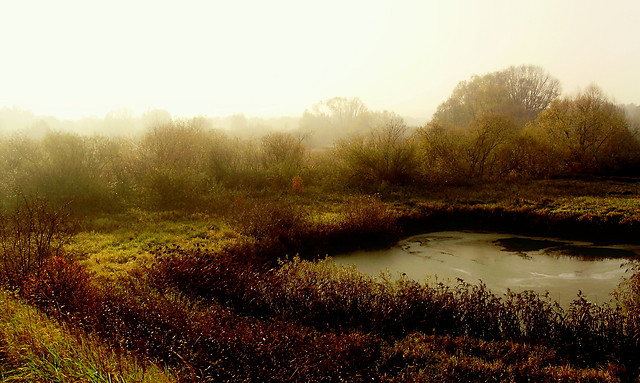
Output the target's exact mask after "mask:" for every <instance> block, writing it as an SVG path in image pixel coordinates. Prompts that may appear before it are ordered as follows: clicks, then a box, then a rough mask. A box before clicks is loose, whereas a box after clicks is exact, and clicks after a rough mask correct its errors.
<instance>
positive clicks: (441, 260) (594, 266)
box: [334, 232, 640, 305]
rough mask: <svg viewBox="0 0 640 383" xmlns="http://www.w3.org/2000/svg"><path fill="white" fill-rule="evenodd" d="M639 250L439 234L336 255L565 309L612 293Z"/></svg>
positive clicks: (363, 266)
mask: <svg viewBox="0 0 640 383" xmlns="http://www.w3.org/2000/svg"><path fill="white" fill-rule="evenodd" d="M639 254H640V248H638V247H637V246H636V247H633V246H622V245H611V246H609V245H607V246H602V245H599V246H596V245H594V244H591V243H586V242H572V241H562V240H555V239H547V238H534V237H524V236H513V235H508V234H499V233H478V232H437V233H429V234H423V235H417V236H413V237H410V238H407V239H405V240H403V241H400V242H399V243H398V244H397V245H396V246H394V247H392V248H390V249H385V250H378V251H360V252H355V253H351V254H346V255H341V256H338V257H335V258H334V260H335V261H336V262H337V263H340V264H355V265H356V267H358V268H359V269H360V270H361V271H363V272H365V273H368V274H371V275H379V274H380V272H381V271H385V270H387V271H388V272H389V273H391V275H392V276H398V275H400V274H401V273H404V274H406V275H407V276H408V277H409V278H412V279H415V280H419V281H424V280H429V281H431V282H433V281H437V282H444V283H451V284H454V283H455V282H456V280H457V278H460V279H463V280H465V281H466V282H469V283H477V282H478V281H480V280H481V281H483V282H484V283H485V284H486V285H487V287H489V288H490V289H491V290H493V291H494V292H496V293H497V294H502V293H505V292H506V291H507V289H511V290H512V291H522V290H534V291H537V292H540V293H544V292H546V291H548V292H549V293H550V295H551V297H552V298H553V299H555V300H558V301H559V302H560V303H561V304H563V305H567V304H568V303H569V302H570V301H571V300H573V299H574V298H575V297H576V295H577V293H578V291H582V292H583V293H584V294H585V295H587V297H588V298H589V299H591V300H593V301H596V302H600V303H602V302H605V301H608V300H609V299H610V293H611V292H612V291H613V290H614V289H615V288H616V287H617V285H618V283H619V282H620V280H621V278H622V277H623V276H624V275H625V267H624V264H626V263H627V262H628V260H629V259H631V258H636V257H638V255H639Z"/></svg>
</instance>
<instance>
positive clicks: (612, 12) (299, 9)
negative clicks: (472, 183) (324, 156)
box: [0, 0, 640, 118]
mask: <svg viewBox="0 0 640 383" xmlns="http://www.w3.org/2000/svg"><path fill="white" fill-rule="evenodd" d="M0 52H1V56H0V106H18V107H21V108H24V109H31V110H33V111H34V112H36V113H38V114H52V115H57V116H59V117H63V118H77V117H81V116H88V115H96V116H99V117H101V116H104V114H105V113H107V112H108V111H110V110H113V109H119V108H122V107H128V108H131V109H132V110H133V111H134V112H136V113H142V112H144V111H146V110H149V109H151V108H162V109H167V110H168V111H170V112H171V113H172V114H174V115H182V116H191V115H209V116H216V115H228V114H232V113H239V112H244V113H245V114H246V115H248V116H265V117H267V116H276V115H292V116H298V115H301V114H302V112H303V111H304V109H306V108H309V107H310V106H311V105H313V104H314V103H316V102H318V101H321V100H324V99H327V98H331V97H335V96H342V97H360V98H361V99H362V100H363V101H364V102H365V104H367V106H369V108H371V109H374V110H392V111H395V112H397V113H399V114H402V115H405V116H415V117H430V115H431V113H433V112H434V111H435V108H436V107H437V105H438V104H439V103H440V102H442V101H444V100H445V99H446V98H447V97H448V96H449V95H450V94H451V91H452V90H453V88H454V86H455V85H456V84H457V83H458V82H459V81H461V80H466V79H468V78H469V77H470V76H471V75H473V74H484V73H488V72H492V71H496V70H500V69H504V68H506V67H508V66H510V65H520V64H533V65H540V66H542V67H544V68H545V69H546V70H547V71H549V72H550V73H551V74H552V75H554V76H555V77H557V78H558V79H559V80H560V82H561V83H562V86H563V89H564V91H565V92H566V93H572V92H575V91H577V90H578V89H579V88H584V87H586V86H588V85H589V84H591V83H596V84H598V85H599V86H600V87H601V88H603V90H604V91H605V93H606V94H608V95H610V96H612V97H615V100H616V101H617V102H619V103H636V104H640V74H639V70H640V1H638V0H608V1H595V0H553V1H552V0H530V1H529V0H527V1H519V0H504V1H499V0H482V1H480V0H477V1H471V0H442V1H440V0H438V1H436V0H415V1H402V0H380V1H376V0H369V1H349V0H322V1H305V0H269V1H263V0H255V1H253V0H252V1H249V0H226V1H219V0H202V1H195V0H109V1H106V0H105V1H91V0H56V1H50V0H42V1H34V0H20V1H18V0H16V1H11V0H0Z"/></svg>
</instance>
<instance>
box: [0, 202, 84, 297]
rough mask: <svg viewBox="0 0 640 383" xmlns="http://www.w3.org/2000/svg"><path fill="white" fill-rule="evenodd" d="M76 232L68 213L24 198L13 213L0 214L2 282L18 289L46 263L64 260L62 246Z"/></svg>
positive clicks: (45, 203) (0, 267) (0, 270)
mask: <svg viewBox="0 0 640 383" xmlns="http://www.w3.org/2000/svg"><path fill="white" fill-rule="evenodd" d="M74 232H75V228H74V226H73V225H72V223H71V220H70V218H69V213H68V212H67V211H66V210H63V209H51V208H50V207H49V205H48V203H47V201H45V200H43V199H37V198H29V197H25V196H22V198H20V199H19V200H18V202H17V204H16V205H15V207H14V209H13V211H10V212H7V211H5V212H2V213H0V248H1V250H2V253H1V254H0V278H1V283H2V284H4V285H5V286H6V287H8V288H19V287H20V286H21V285H22V283H23V282H24V281H25V280H26V279H27V277H28V276H29V275H31V274H32V273H34V272H36V271H37V270H38V269H40V268H41V267H42V266H43V264H44V262H45V260H47V259H48V258H51V257H55V256H60V257H62V256H64V251H63V246H64V245H65V244H66V243H68V241H69V240H70V239H71V237H72V236H73V234H74Z"/></svg>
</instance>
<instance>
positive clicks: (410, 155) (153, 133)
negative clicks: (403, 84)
mask: <svg viewBox="0 0 640 383" xmlns="http://www.w3.org/2000/svg"><path fill="white" fill-rule="evenodd" d="M559 95H560V85H559V82H558V80H556V79H555V78H553V77H551V76H550V75H548V74H547V73H546V72H544V71H543V70H542V69H541V68H539V67H531V66H522V67H511V68H508V69H506V70H503V71H499V72H495V73H489V74H486V75H484V76H474V77H472V78H471V79H470V80H469V81H463V82H461V83H460V84H459V85H458V86H457V87H456V88H455V90H454V91H453V93H452V95H451V97H450V98H449V99H448V100H446V101H445V102H443V103H442V104H441V105H440V106H439V108H438V110H437V112H436V113H435V114H434V116H433V119H432V120H431V121H430V122H429V123H428V124H427V125H426V126H424V127H421V128H417V129H416V128H409V127H408V126H407V125H406V123H405V122H404V120H403V119H402V118H401V117H400V116H398V115H396V114H394V113H391V112H374V111H370V110H368V109H367V107H366V106H365V105H364V104H363V103H362V101H360V100H359V99H346V98H334V99H330V100H327V101H324V102H322V103H319V104H317V105H315V106H314V107H313V108H312V109H311V110H310V111H306V112H305V114H304V115H303V117H302V119H301V120H300V125H299V130H298V131H295V130H290V131H289V132H269V133H266V134H264V135H262V136H261V137H254V138H241V137H238V136H237V135H235V134H233V132H229V130H222V129H214V128H212V127H211V121H210V120H209V119H205V118H195V119H191V120H174V119H171V118H170V116H166V115H157V116H156V117H157V121H156V123H155V125H153V126H152V127H150V128H148V129H147V130H146V131H145V132H144V133H143V134H141V135H140V136H137V137H135V138H131V137H128V138H126V137H112V136H110V137H105V136H82V135H78V134H74V133H64V132H53V131H49V132H47V133H46V134H44V136H43V137H41V138H34V137H30V136H28V135H24V134H22V135H21V134H14V135H10V136H8V137H6V138H4V139H2V140H0V178H2V179H1V180H0V193H2V198H3V200H4V201H10V200H11V199H12V198H14V199H15V196H17V195H37V196H40V197H45V198H47V199H48V200H50V201H54V202H57V203H59V204H65V203H68V202H70V201H73V204H74V206H75V209H76V210H77V211H80V212H83V211H87V212H90V211H112V210H118V209H122V208H126V207H127V206H144V207H151V208H153V207H156V208H163V209H164V208H169V209H173V208H185V207H202V206H210V205H212V204H215V203H216V201H219V200H220V198H224V197H221V196H223V195H224V193H223V192H224V191H227V190H237V189H251V190H265V189H269V190H286V189H290V188H291V182H292V180H293V179H294V178H296V179H297V182H298V190H299V189H300V186H301V184H300V178H301V179H302V181H303V183H304V185H305V186H309V185H312V186H321V187H331V188H335V187H341V188H342V187H349V186H358V187H367V188H372V187H373V188H380V187H386V186H395V185H405V184H440V183H450V182H469V181H473V182H475V181H481V182H487V181H495V180H503V179H511V178H540V177H559V176H576V175H578V176H583V175H594V174H595V175H598V174H612V173H615V174H624V175H638V174H639V173H640V141H639V134H638V127H639V126H640V112H639V110H640V108H639V107H637V106H634V105H627V106H625V107H620V106H617V105H615V104H614V103H613V102H612V101H611V100H609V99H608V98H607V97H606V96H605V95H604V94H603V92H602V91H601V90H599V89H598V88H596V87H593V86H592V87H589V88H587V89H586V90H584V91H583V92H581V93H578V94H576V95H574V96H570V97H559ZM238 119H239V120H238V121H236V122H237V123H238V124H241V125H243V124H244V125H243V126H246V122H247V121H246V120H243V119H242V118H240V117H238ZM240 120H242V121H240ZM336 137H337V139H336Z"/></svg>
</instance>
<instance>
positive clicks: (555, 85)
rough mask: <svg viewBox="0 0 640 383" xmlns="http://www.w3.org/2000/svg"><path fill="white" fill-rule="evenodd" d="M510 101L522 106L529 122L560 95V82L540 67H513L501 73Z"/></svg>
mask: <svg viewBox="0 0 640 383" xmlns="http://www.w3.org/2000/svg"><path fill="white" fill-rule="evenodd" d="M500 77H501V78H502V81H504V83H505V85H506V89H507V92H508V95H509V99H511V100H512V101H514V102H517V103H519V104H521V105H522V106H523V107H524V111H525V113H526V115H525V118H526V119H527V120H528V121H531V120H534V119H535V118H536V116H537V115H538V113H540V112H542V111H543V110H544V109H546V108H547V107H548V106H549V104H551V101H553V100H554V99H555V98H557V97H558V96H559V95H560V81H558V79H556V78H554V77H552V76H551V75H549V74H548V73H547V72H545V71H544V69H542V68H541V67H539V66H533V65H521V66H517V67H516V66H512V67H509V68H507V69H506V70H504V71H502V72H500Z"/></svg>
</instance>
